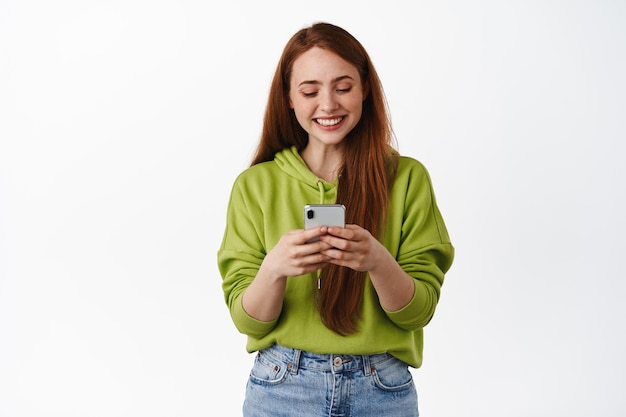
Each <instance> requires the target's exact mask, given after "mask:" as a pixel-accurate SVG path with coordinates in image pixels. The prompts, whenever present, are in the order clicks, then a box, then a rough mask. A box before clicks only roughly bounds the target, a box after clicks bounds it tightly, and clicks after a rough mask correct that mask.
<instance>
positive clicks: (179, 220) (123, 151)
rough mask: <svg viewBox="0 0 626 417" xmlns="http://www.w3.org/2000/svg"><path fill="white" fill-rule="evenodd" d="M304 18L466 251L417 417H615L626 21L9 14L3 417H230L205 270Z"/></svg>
mask: <svg viewBox="0 0 626 417" xmlns="http://www.w3.org/2000/svg"><path fill="white" fill-rule="evenodd" d="M411 3H413V4H411ZM409 4H411V5H410V6H409ZM317 20H327V21H330V22H332V23H336V24H339V25H341V26H343V27H345V28H346V29H348V30H349V31H350V32H352V33H353V34H354V35H355V36H356V37H357V38H358V39H360V40H361V42H362V43H363V44H364V45H365V47H366V48H367V49H368V50H369V52H370V54H371V56H372V58H373V60H374V62H375V64H376V66H377V69H378V71H379V73H380V76H381V78H382V80H383V84H384V86H385V88H386V92H387V96H388V100H389V104H390V107H391V110H392V113H393V121H394V125H395V129H396V133H397V136H398V141H399V144H400V150H401V152H402V153H404V154H407V155H412V156H414V157H416V158H418V159H420V160H421V161H422V162H424V163H425V164H426V166H427V167H428V168H429V169H430V172H431V175H432V178H433V182H434V185H435V189H436V192H437V197H438V200H439V204H440V207H441V210H442V212H443V213H444V216H445V218H446V220H447V223H448V226H449V229H450V233H451V236H452V238H453V241H454V243H455V246H456V248H457V258H456V262H455V264H454V266H453V268H452V270H451V271H450V273H449V274H448V276H447V281H446V284H445V285H444V288H443V294H442V299H441V303H440V307H439V309H438V312H437V314H436V316H435V319H434V320H433V321H432V323H431V324H430V325H429V326H428V327H427V330H426V347H425V363H424V366H423V367H422V368H421V369H419V370H416V371H415V372H414V375H415V378H416V383H417V387H418V391H419V395H420V407H421V412H422V415H424V416H436V417H444V416H459V415H464V416H481V417H484V416H498V417H500V416H507V417H514V416H565V415H567V416H581V417H582V416H589V415H597V416H621V415H624V413H625V412H626V400H625V399H624V396H623V395H622V394H623V392H622V391H623V387H624V386H625V384H626V376H625V375H626V361H625V359H624V354H623V352H624V351H626V342H625V341H624V318H625V317H626V307H624V304H623V302H622V300H623V298H624V293H625V290H626V284H624V279H625V278H626V274H625V273H624V270H623V267H622V265H621V257H622V254H623V251H624V249H625V245H624V238H623V235H624V232H625V229H626V228H625V225H624V212H626V207H625V206H626V204H625V203H624V198H625V188H626V187H625V186H624V184H623V181H624V179H626V175H625V174H626V170H625V169H624V146H623V142H624V139H626V128H625V127H624V120H623V119H624V115H625V114H626V100H625V98H624V97H625V96H626V82H625V81H624V80H625V77H624V74H625V73H626V49H625V48H626V29H624V22H625V21H626V3H624V2H622V1H619V0H616V1H609V0H603V1H600V0H595V1H594V0H586V1H584V0H578V1H565V0H563V1H557V0H544V1H537V0H526V1H522V0H509V1H506V2H505V1H495V0H494V1H487V0H480V1H473V2H464V1H418V2H402V3H401V2H399V1H398V2H396V1H388V2H380V1H376V2H367V1H363V0H361V1H345V2H335V1H318V2H315V3H310V2H309V3H306V4H305V3H299V2H293V1H283V2H279V1H265V2H256V1H248V2H241V1H239V2H237V1H233V2H206V1H194V0H178V1H170V0H163V1H147V0H146V1H142V0H124V1H121V0H108V1H69V0H61V1H55V2H49V1H43V0H39V1H36V0H31V1H18V0H4V1H3V2H2V4H1V5H0V220H1V223H0V415H1V416H6V417H31V416H32V417H40V416H63V417H70V416H90V417H91V416H112V415H115V416H133V417H134V416H154V417H157V416H181V415H184V416H207V415H220V416H237V415H239V414H240V413H239V410H240V403H241V401H242V398H243V391H244V387H245V382H246V379H247V373H248V371H249V368H250V365H251V361H252V358H251V356H249V355H248V354H246V353H245V350H244V345H245V339H244V337H243V336H242V335H240V334H238V333H237V332H236V330H235V329H234V326H233V325H232V323H231V321H230V318H229V316H228V313H227V310H226V307H225V304H224V302H223V299H222V293H221V288H220V282H221V279H220V277H219V274H218V271H217V268H216V259H215V253H216V251H217V247H218V245H219V242H220V239H221V234H222V231H223V227H224V214H225V206H226V201H227V198H228V194H229V191H230V186H231V183H232V181H233V179H234V177H235V176H236V175H237V174H238V173H239V171H241V170H242V169H244V168H245V166H246V165H247V163H248V162H249V159H250V156H251V153H252V151H253V149H254V147H255V145H256V141H257V139H258V135H259V129H260V123H261V118H262V113H263V110H264V105H265V100H266V94H267V89H268V85H269V81H270V78H271V76H272V74H273V71H274V69H275V65H276V62H277V60H278V56H279V54H280V52H281V50H282V48H283V45H284V43H285V42H286V41H287V39H288V38H289V37H290V36H291V35H292V34H293V33H294V32H295V31H296V30H298V29H299V28H300V27H302V26H304V25H307V24H310V23H312V22H314V21H317ZM221 409H225V410H227V411H226V412H218V411H217V410H221Z"/></svg>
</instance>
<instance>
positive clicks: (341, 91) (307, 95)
mask: <svg viewBox="0 0 626 417" xmlns="http://www.w3.org/2000/svg"><path fill="white" fill-rule="evenodd" d="M350 90H352V87H350V88H342V89H339V90H336V91H337V92H338V93H340V94H345V93H349V92H350ZM316 94H317V91H316V92H314V93H302V95H303V96H304V97H315V95H316Z"/></svg>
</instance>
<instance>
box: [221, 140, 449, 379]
mask: <svg viewBox="0 0 626 417" xmlns="http://www.w3.org/2000/svg"><path fill="white" fill-rule="evenodd" d="M336 197H337V181H335V182H333V183H329V182H327V181H324V180H321V179H319V178H318V177H317V176H315V174H313V173H312V172H311V171H310V170H309V169H308V167H307V166H306V164H305V163H304V161H303V160H302V158H301V157H300V155H299V153H298V151H297V150H296V149H295V148H291V149H285V150H283V151H281V152H279V153H278V154H276V156H275V158H274V160H273V161H270V162H265V163H261V164H257V165H254V166H252V167H250V168H248V169H247V170H245V171H244V172H242V173H241V174H240V175H239V177H238V178H237V179H236V180H235V183H234V185H233V188H232V193H231V196H230V201H229V205H228V213H227V225H226V230H225V232H224V237H223V241H222V245H221V247H220V249H219V251H218V266H219V270H220V273H221V275H222V278H223V283H222V288H223V290H224V296H225V299H226V303H227V305H228V308H229V309H230V314H231V316H232V319H233V322H234V323H235V326H236V327H237V329H238V330H239V331H240V332H241V333H243V334H246V335H247V336H248V343H247V350H248V352H254V351H257V350H261V349H264V348H266V347H269V346H271V345H272V344H274V343H277V344H280V345H283V346H287V347H291V348H296V349H301V350H306V351H310V352H315V353H331V354H332V353H337V354H348V355H362V354H373V353H382V352H389V353H390V354H392V355H394V356H395V357H397V358H399V359H401V360H403V361H404V362H406V363H407V364H409V365H411V366H413V367H416V368H417V367H419V366H420V365H421V363H422V349H423V330H422V329H423V327H424V326H425V325H426V324H427V323H428V322H429V321H430V319H431V318H432V316H433V314H434V312H435V307H436V305H437V302H438V300H439V294H440V290H441V285H442V284H443V279H444V274H445V272H446V271H447V270H448V269H449V268H450V266H451V264H452V259H453V257H454V248H453V247H452V244H451V243H450V238H449V237H448V232H447V230H446V227H445V225H444V222H443V219H442V217H441V214H440V212H439V209H438V208H437V205H436V202H435V196H434V194H433V189H432V185H431V181H430V177H429V175H428V172H427V171H426V169H425V168H424V166H423V165H422V164H421V163H419V162H418V161H416V160H415V159H412V158H408V157H400V161H399V166H398V172H397V176H396V180H395V182H394V185H393V188H392V190H391V199H390V206H389V214H388V221H387V225H386V229H385V233H384V237H383V240H382V243H383V244H384V246H385V247H386V248H387V250H389V252H390V253H391V254H392V256H393V257H394V258H395V259H396V260H397V261H398V263H399V264H400V265H401V266H402V268H403V270H404V271H406V272H407V273H408V274H409V275H411V276H412V277H413V278H414V279H415V294H414V296H413V298H412V300H411V301H410V302H409V304H408V305H407V306H405V307H404V308H402V309H401V310H398V311H386V310H384V309H383V308H382V307H381V305H380V303H379V302H378V298H377V295H376V292H375V291H374V287H373V286H372V284H371V282H370V281H369V276H368V277H366V280H367V282H366V285H365V290H364V294H363V297H364V298H363V303H362V315H361V320H360V322H359V331H357V332H356V333H354V334H351V335H348V336H341V335H338V334H337V333H334V332H333V331H331V330H329V329H328V328H327V327H326V326H324V324H323V323H322V321H321V318H320V316H319V313H318V311H317V307H316V303H315V299H316V297H315V292H316V291H317V286H316V285H317V280H316V279H315V274H308V275H303V276H297V277H289V278H288V279H287V287H286V290H285V296H284V301H283V309H282V312H281V314H280V316H279V317H278V318H277V319H276V320H273V321H270V322H264V321H259V320H256V319H255V318H253V317H251V316H249V315H248V314H247V313H246V312H245V311H244V309H243V307H242V303H241V299H242V294H243V292H244V291H245V289H246V288H247V287H248V285H250V283H251V282H252V280H253V279H254V277H255V276H256V273H257V271H258V270H259V267H260V266H261V263H262V262H263V258H264V257H265V255H266V254H267V253H268V252H269V251H270V250H272V248H273V247H274V245H276V243H277V242H278V240H279V239H280V237H281V236H282V235H283V234H284V233H286V232H288V231H290V230H293V229H302V228H303V227H304V225H303V208H304V206H305V205H306V204H312V203H314V204H315V203H317V204H319V203H334V202H335V200H336ZM327 279H331V278H327Z"/></svg>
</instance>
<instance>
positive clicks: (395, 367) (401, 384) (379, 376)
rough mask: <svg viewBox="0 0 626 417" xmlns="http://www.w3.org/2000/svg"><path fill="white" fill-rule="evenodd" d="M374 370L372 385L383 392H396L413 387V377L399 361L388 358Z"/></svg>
mask: <svg viewBox="0 0 626 417" xmlns="http://www.w3.org/2000/svg"><path fill="white" fill-rule="evenodd" d="M374 368H375V370H374V372H372V378H373V380H374V384H375V385H376V386H377V387H378V388H379V389H381V390H383V391H394V392H397V391H402V390H405V389H408V388H412V387H413V375H411V372H410V371H409V367H408V365H407V364H406V363H404V362H402V361H401V360H399V359H396V358H390V359H388V360H386V361H384V362H382V363H380V364H377V365H376V366H375V367H374Z"/></svg>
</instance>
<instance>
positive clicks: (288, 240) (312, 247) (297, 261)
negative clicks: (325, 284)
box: [259, 226, 331, 278]
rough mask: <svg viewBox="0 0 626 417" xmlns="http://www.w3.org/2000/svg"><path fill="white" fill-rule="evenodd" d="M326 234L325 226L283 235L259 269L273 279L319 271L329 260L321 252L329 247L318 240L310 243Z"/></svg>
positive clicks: (293, 231)
mask: <svg viewBox="0 0 626 417" xmlns="http://www.w3.org/2000/svg"><path fill="white" fill-rule="evenodd" d="M327 233H328V228H327V227H325V226H321V227H316V228H313V229H309V230H303V229H297V230H292V231H289V232H287V233H285V234H284V235H282V237H281V238H280V240H279V241H278V243H277V244H276V246H274V248H273V249H272V250H271V251H270V252H269V253H268V254H267V255H266V256H265V259H264V260H263V263H262V264H261V268H260V269H261V270H263V269H264V270H265V272H266V273H269V274H271V275H272V276H274V278H286V277H289V276H298V275H304V274H308V273H309V272H313V271H316V270H318V269H321V268H322V267H323V266H324V265H326V263H327V262H328V261H329V260H330V258H329V257H328V256H326V255H324V254H322V253H321V252H322V251H325V250H327V249H330V248H331V246H330V245H329V244H328V243H325V242H322V241H320V240H317V241H315V242H310V241H311V240H312V239H314V238H319V237H320V236H323V235H325V234H327ZM261 270H259V272H261Z"/></svg>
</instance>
